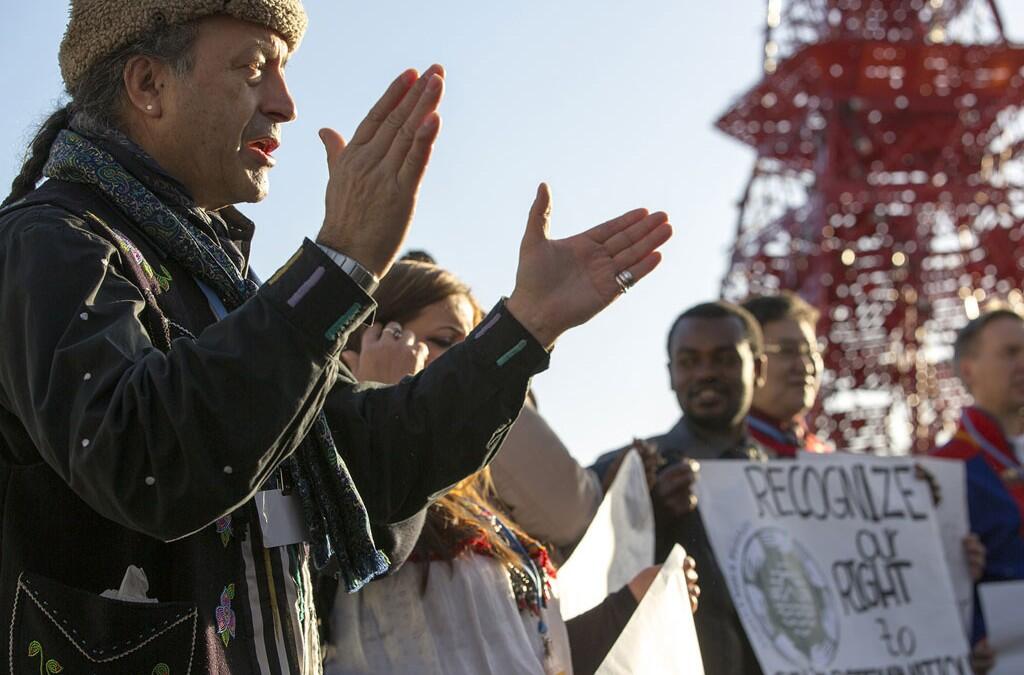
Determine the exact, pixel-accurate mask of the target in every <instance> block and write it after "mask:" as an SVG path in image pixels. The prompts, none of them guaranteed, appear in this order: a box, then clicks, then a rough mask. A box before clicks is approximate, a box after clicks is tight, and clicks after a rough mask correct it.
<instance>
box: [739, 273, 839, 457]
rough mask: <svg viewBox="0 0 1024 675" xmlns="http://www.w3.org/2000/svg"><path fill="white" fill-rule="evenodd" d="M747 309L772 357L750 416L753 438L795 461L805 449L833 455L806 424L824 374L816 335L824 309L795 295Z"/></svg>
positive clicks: (760, 300) (751, 303)
mask: <svg viewBox="0 0 1024 675" xmlns="http://www.w3.org/2000/svg"><path fill="white" fill-rule="evenodd" d="M743 308H744V309H746V310H747V311H748V312H750V313H751V314H753V315H754V318H755V319H757V322H758V323H759V324H761V331H762V333H763V334H764V353H765V357H766V361H765V370H764V385H763V386H761V387H758V388H757V389H756V390H755V391H754V402H753V405H752V406H751V409H750V415H748V416H747V427H748V429H747V431H748V433H749V434H750V436H751V438H753V439H754V440H755V441H757V443H758V444H759V445H761V446H762V447H764V448H765V450H766V451H767V452H768V453H769V454H770V455H774V456H775V457H780V458H793V457H795V456H796V454H797V452H798V451H800V450H804V451H807V452H817V453H828V452H832V448H831V447H830V446H829V445H828V444H826V443H825V442H824V441H822V440H821V439H819V438H818V437H817V436H815V435H814V434H813V433H811V431H810V429H809V428H808V425H807V421H806V416H807V413H808V412H809V411H810V410H811V408H813V407H814V402H815V400H816V399H817V397H818V389H819V387H820V386H821V373H822V369H823V364H822V360H821V352H820V351H819V349H818V337H817V334H816V333H815V326H816V325H817V323H818V310H816V309H815V308H814V307H811V305H809V304H808V303H807V302H806V301H805V300H804V299H803V298H801V297H800V296H798V295H796V294H795V293H791V292H789V291H783V292H782V293H780V294H779V295H772V296H757V297H752V298H749V299H747V300H746V302H744V303H743Z"/></svg>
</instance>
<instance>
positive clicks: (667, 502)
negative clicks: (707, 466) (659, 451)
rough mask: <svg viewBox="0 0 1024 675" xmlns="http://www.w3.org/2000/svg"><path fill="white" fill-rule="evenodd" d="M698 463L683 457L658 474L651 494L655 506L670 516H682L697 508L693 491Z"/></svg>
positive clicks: (698, 467)
mask: <svg viewBox="0 0 1024 675" xmlns="http://www.w3.org/2000/svg"><path fill="white" fill-rule="evenodd" d="M699 471H700V464H698V463H697V462H695V461H693V460H689V459H685V460H683V461H681V462H678V463H676V464H674V465H672V466H670V467H669V468H667V469H665V470H664V471H662V472H661V473H659V474H658V479H657V481H655V483H654V490H653V491H652V492H651V496H652V497H653V499H654V505H655V508H657V509H660V510H661V511H663V512H665V513H667V514H668V515H669V517H671V518H682V517H683V516H685V515H686V514H688V513H690V512H691V511H693V510H694V509H696V508H697V495H696V494H695V493H694V491H693V486H694V483H695V482H696V480H697V473H698V472H699Z"/></svg>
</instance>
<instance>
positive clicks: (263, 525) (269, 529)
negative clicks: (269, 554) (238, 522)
mask: <svg viewBox="0 0 1024 675" xmlns="http://www.w3.org/2000/svg"><path fill="white" fill-rule="evenodd" d="M254 499H255V500H256V512H257V514H259V518H260V529H262V530H263V545H264V546H265V547H267V548H274V547H276V546H290V545H292V544H299V543H302V542H304V541H309V533H308V532H306V523H305V521H304V520H303V518H302V502H300V501H299V497H298V495H295V494H290V495H285V494H284V493H283V492H281V491H280V490H263V491H261V492H257V493H256V497H255V498H254Z"/></svg>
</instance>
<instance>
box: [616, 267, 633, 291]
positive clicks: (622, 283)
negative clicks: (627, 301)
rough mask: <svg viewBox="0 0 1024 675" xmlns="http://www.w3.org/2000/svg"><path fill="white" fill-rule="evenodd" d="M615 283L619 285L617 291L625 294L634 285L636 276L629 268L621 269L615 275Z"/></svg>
mask: <svg viewBox="0 0 1024 675" xmlns="http://www.w3.org/2000/svg"><path fill="white" fill-rule="evenodd" d="M615 283H616V284H618V285H619V292H620V293H622V294H625V293H626V292H627V291H628V290H629V289H631V288H633V286H635V285H636V277H634V276H633V273H632V272H630V271H629V270H622V271H621V272H619V273H618V274H616V275H615Z"/></svg>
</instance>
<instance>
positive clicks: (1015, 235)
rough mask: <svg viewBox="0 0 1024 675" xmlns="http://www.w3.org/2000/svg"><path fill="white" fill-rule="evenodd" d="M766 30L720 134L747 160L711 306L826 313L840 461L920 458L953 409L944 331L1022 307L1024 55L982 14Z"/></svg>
mask: <svg viewBox="0 0 1024 675" xmlns="http://www.w3.org/2000/svg"><path fill="white" fill-rule="evenodd" d="M766 24H767V25H766V30H765V44H764V48H765V50H764V55H765V56H764V78H763V79H762V80H761V81H760V82H759V83H758V84H757V85H756V86H754V87H753V88H752V89H751V90H750V91H748V92H747V93H745V94H744V95H743V96H742V97H741V98H740V99H739V100H738V101H737V102H736V103H735V104H734V105H733V106H732V108H731V109H730V110H729V111H728V112H727V113H726V114H725V115H724V116H723V117H722V118H721V119H720V120H719V121H718V123H717V124H718V127H719V128H720V129H721V130H722V131H724V132H726V133H727V134H730V135H732V136H734V137H736V138H737V139H739V140H741V141H743V142H744V143H747V144H748V145H751V146H753V147H754V148H755V150H756V151H757V160H756V163H755V165H754V170H753V172H752V175H751V177H750V181H749V182H748V184H747V187H746V190H745V192H744V195H743V198H742V201H741V204H740V216H739V222H738V224H737V231H736V242H735V245H734V248H733V252H732V258H731V261H730V267H729V271H728V273H727V274H726V277H725V280H724V282H723V295H724V296H726V297H728V298H731V299H741V298H743V297H745V296H746V295H748V294H750V293H764V292H771V291H774V290H777V289H791V290H794V291H797V292H798V293H800V294H801V295H802V296H803V297H804V298H805V299H807V300H808V301H810V302H811V303H812V304H814V305H815V306H816V307H818V308H819V309H821V310H822V320H821V324H820V325H819V333H820V334H821V335H822V336H823V337H824V338H825V339H826V340H827V349H826V352H825V365H826V375H825V384H824V388H823V392H822V409H821V410H820V411H819V414H818V415H817V416H816V424H817V426H818V428H819V430H820V431H821V432H822V433H823V434H825V435H826V436H828V437H829V438H831V440H832V442H833V443H835V444H836V445H837V446H838V447H839V448H840V449H844V450H854V451H865V452H904V451H913V452H921V451H925V450H927V449H928V448H929V447H930V445H931V444H932V442H933V439H934V437H935V435H936V434H937V433H938V432H939V431H940V430H942V429H943V428H948V427H949V423H950V421H951V420H952V419H955V414H956V411H957V410H958V409H959V407H960V406H961V405H962V404H963V403H964V394H963V392H962V390H961V389H960V387H959V385H958V383H957V381H956V379H955V377H954V374H953V372H952V369H951V367H950V356H951V354H952V349H951V346H950V345H951V344H952V338H953V334H954V331H955V330H956V329H957V328H958V327H960V326H961V325H963V323H964V322H965V321H966V320H967V318H968V317H971V316H975V315H977V312H978V308H979V305H984V303H986V302H988V301H990V300H992V299H993V298H995V297H999V298H1002V299H1005V300H1008V301H1010V302H1011V303H1020V302H1021V301H1022V300H1024V296H1022V294H1021V290H1020V287H1021V280H1022V265H1021V261H1022V260H1024V242H1022V241H1021V239H1022V237H1021V235H1022V229H1021V227H1020V224H1021V222H1022V220H1024V190H1022V188H1024V121H1022V119H1024V115H1022V114H1021V112H1020V106H1021V104H1022V103H1024V49H1022V48H1019V47H1015V46H1012V45H1010V44H1008V43H1007V41H1006V38H1005V35H1004V32H1003V27H1002V22H1001V19H1000V16H999V12H998V10H997V8H996V6H995V3H994V0H787V1H786V2H785V3H784V2H783V1H782V0H769V1H768V16H767V22H766Z"/></svg>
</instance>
